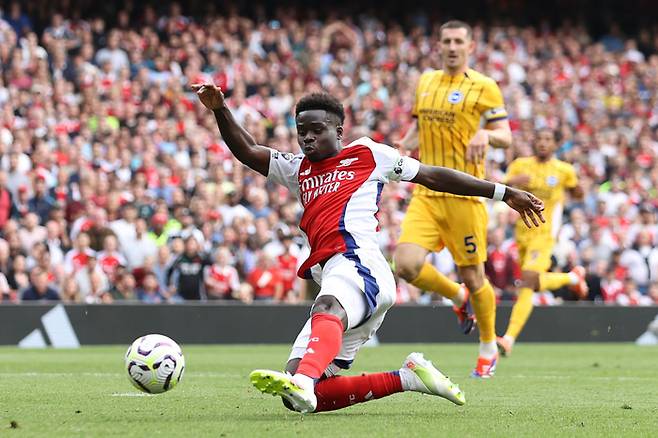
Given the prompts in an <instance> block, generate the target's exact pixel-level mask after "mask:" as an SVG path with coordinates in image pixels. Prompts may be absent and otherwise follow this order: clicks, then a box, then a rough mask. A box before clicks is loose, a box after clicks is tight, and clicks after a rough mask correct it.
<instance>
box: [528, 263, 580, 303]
mask: <svg viewBox="0 0 658 438" xmlns="http://www.w3.org/2000/svg"><path fill="white" fill-rule="evenodd" d="M585 274H586V272H585V268H584V267H582V266H576V267H574V268H573V269H572V270H571V271H569V272H543V273H542V274H541V275H540V277H539V284H540V285H539V290H556V289H560V288H561V287H564V286H569V289H570V290H571V291H573V292H574V293H575V294H576V295H577V296H578V297H579V298H581V299H582V298H586V297H587V293H588V292H589V287H588V286H587V281H586V280H585Z"/></svg>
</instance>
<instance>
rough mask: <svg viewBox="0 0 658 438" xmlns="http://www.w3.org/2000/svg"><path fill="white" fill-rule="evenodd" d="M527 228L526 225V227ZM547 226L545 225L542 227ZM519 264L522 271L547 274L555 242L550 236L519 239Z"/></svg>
mask: <svg viewBox="0 0 658 438" xmlns="http://www.w3.org/2000/svg"><path fill="white" fill-rule="evenodd" d="M524 226H525V225H524ZM542 226H545V225H542ZM517 245H518V247H519V263H520V264H521V270H522V271H533V272H540V273H541V272H547V271H548V270H549V269H550V267H551V255H552V254H553V246H554V245H555V242H554V240H553V238H552V237H551V236H550V235H548V236H541V235H535V236H533V237H532V238H518V237H517Z"/></svg>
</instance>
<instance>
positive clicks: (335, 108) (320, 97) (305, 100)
mask: <svg viewBox="0 0 658 438" xmlns="http://www.w3.org/2000/svg"><path fill="white" fill-rule="evenodd" d="M310 110H325V111H326V112H328V113H329V114H333V115H334V116H336V117H338V120H340V123H339V124H340V125H342V124H343V122H344V121H345V109H343V104H342V103H340V101H339V100H338V99H336V98H335V97H334V96H332V95H331V94H328V93H312V94H307V95H306V96H304V97H302V98H301V99H299V102H297V105H296V106H295V117H297V116H299V113H301V112H302V111H310Z"/></svg>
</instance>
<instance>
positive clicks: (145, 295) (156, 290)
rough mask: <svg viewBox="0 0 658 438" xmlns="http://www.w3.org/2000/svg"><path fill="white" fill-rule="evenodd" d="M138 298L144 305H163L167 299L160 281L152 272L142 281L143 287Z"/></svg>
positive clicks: (139, 290)
mask: <svg viewBox="0 0 658 438" xmlns="http://www.w3.org/2000/svg"><path fill="white" fill-rule="evenodd" d="M137 298H138V299H139V301H141V302H143V303H151V304H154V303H163V302H165V301H166V300H167V299H166V298H165V295H164V294H163V291H162V290H161V289H160V285H159V284H158V279H157V278H156V277H155V275H154V274H153V273H152V272H148V273H146V275H145V276H144V279H143V280H142V287H141V288H139V289H138V290H137Z"/></svg>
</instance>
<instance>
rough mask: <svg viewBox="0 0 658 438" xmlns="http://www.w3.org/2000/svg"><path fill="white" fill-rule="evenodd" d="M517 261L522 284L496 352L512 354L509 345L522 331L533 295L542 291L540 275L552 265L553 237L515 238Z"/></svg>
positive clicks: (531, 304) (530, 309)
mask: <svg viewBox="0 0 658 438" xmlns="http://www.w3.org/2000/svg"><path fill="white" fill-rule="evenodd" d="M518 245H519V256H520V257H519V260H520V263H521V287H520V288H519V291H518V296H517V298H516V302H515V303H514V306H513V307H512V314H511V315H510V320H509V324H508V326H507V331H506V332H505V335H504V336H503V337H502V338H498V339H497V340H496V343H497V344H498V351H499V352H501V353H502V354H503V355H504V356H509V355H510V354H511V353H512V348H513V347H514V343H515V342H516V339H517V338H518V337H519V334H520V333H521V330H523V327H524V326H525V324H526V322H527V321H528V318H530V314H531V313H532V308H533V303H532V299H533V295H534V293H535V292H536V291H540V290H544V289H542V285H541V277H542V275H543V274H544V273H545V272H546V271H547V270H548V269H549V268H550V267H551V254H552V252H553V240H552V238H551V237H550V236H548V237H543V236H541V235H540V236H533V237H532V238H529V239H518Z"/></svg>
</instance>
